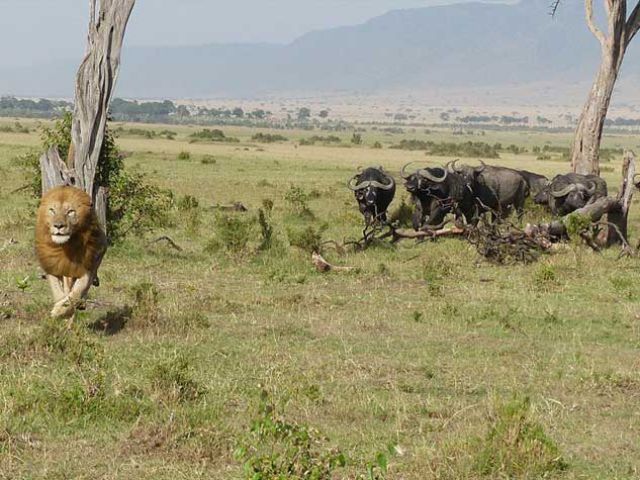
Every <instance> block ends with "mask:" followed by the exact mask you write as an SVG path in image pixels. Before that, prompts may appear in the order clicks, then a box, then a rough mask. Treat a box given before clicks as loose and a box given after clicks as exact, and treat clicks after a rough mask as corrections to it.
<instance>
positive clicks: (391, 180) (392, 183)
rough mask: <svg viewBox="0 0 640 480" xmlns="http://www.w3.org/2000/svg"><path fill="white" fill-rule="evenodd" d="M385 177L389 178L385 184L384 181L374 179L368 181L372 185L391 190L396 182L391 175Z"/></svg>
mask: <svg viewBox="0 0 640 480" xmlns="http://www.w3.org/2000/svg"><path fill="white" fill-rule="evenodd" d="M387 178H388V179H389V183H387V184H386V185H385V184H384V183H380V182H376V181H375V180H372V181H370V182H368V183H369V184H370V185H371V186H372V187H376V188H380V189H382V190H391V189H392V188H393V187H394V186H395V184H396V182H395V181H394V180H393V178H391V177H387Z"/></svg>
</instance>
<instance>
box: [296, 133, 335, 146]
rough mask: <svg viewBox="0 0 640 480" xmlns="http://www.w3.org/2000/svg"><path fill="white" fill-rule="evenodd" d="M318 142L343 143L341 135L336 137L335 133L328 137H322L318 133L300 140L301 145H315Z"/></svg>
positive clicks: (326, 143) (327, 143)
mask: <svg viewBox="0 0 640 480" xmlns="http://www.w3.org/2000/svg"><path fill="white" fill-rule="evenodd" d="M316 143H324V144H325V145H329V144H332V143H336V144H337V143H342V140H341V139H340V137H336V136H335V135H329V136H327V137H322V136H318V135H314V136H313V137H310V138H303V139H302V140H300V145H315V144H316Z"/></svg>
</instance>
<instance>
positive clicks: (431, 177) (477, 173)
mask: <svg viewBox="0 0 640 480" xmlns="http://www.w3.org/2000/svg"><path fill="white" fill-rule="evenodd" d="M458 163H459V162H458V160H456V161H452V162H449V163H447V164H446V165H444V166H443V167H423V168H417V169H411V168H409V167H410V166H411V165H412V164H411V163H410V164H407V165H405V166H404V167H403V168H402V171H401V176H402V178H403V180H404V187H405V189H406V190H407V192H409V194H410V195H411V199H412V202H413V205H414V214H413V228H414V229H415V230H420V229H424V228H429V229H434V228H439V227H440V226H442V225H444V223H445V217H446V216H447V214H452V215H453V216H454V218H455V220H456V222H458V223H463V224H470V225H475V224H477V222H478V221H479V219H480V217H481V216H483V215H485V214H490V215H491V219H492V221H495V220H497V219H504V218H506V217H507V216H508V215H509V214H510V213H511V212H512V211H515V212H516V214H517V216H518V219H519V220H520V219H521V218H522V215H523V213H524V204H525V200H526V198H527V197H532V198H533V201H534V202H535V203H536V204H538V205H545V206H547V208H549V210H550V211H551V212H552V213H553V214H554V215H567V214H569V213H571V212H573V211H575V210H577V209H579V208H582V207H584V206H585V205H587V204H588V203H590V202H593V201H594V200H596V199H598V198H601V197H606V196H607V184H606V182H605V181H604V180H603V179H602V178H600V177H598V176H596V175H580V174H577V173H567V174H563V175H556V176H555V177H554V178H553V179H551V180H549V179H548V178H547V177H545V176H544V175H539V174H537V173H533V172H529V171H527V170H516V169H513V168H507V167H500V166H494V165H487V164H485V163H484V162H482V161H481V162H480V163H481V165H480V166H477V167H473V166H469V165H459V164H458ZM348 185H349V188H350V189H351V190H352V191H353V192H354V195H355V198H356V201H357V202H358V206H359V209H360V212H361V213H362V215H363V216H364V220H365V225H366V226H367V227H370V226H375V225H380V224H385V223H386V222H387V209H388V208H389V205H390V204H391V202H392V201H393V198H394V196H395V193H396V180H395V179H394V178H393V176H391V175H390V174H389V173H388V172H386V171H385V170H384V169H383V168H382V167H369V168H366V169H364V170H361V171H359V172H358V173H357V174H356V175H355V176H353V177H352V178H351V179H350V180H349V183H348Z"/></svg>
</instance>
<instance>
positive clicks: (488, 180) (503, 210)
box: [449, 160, 529, 220]
mask: <svg viewBox="0 0 640 480" xmlns="http://www.w3.org/2000/svg"><path fill="white" fill-rule="evenodd" d="M457 162H458V160H455V161H454V162H451V163H450V164H449V165H450V169H451V172H452V173H457V174H459V175H462V176H463V177H464V178H465V180H466V183H467V185H468V186H469V188H470V189H471V190H472V191H473V195H474V197H475V199H476V202H477V204H478V207H479V209H480V212H481V213H484V212H491V214H492V217H493V219H494V220H496V219H497V218H505V217H506V216H507V215H508V214H509V212H510V211H511V208H515V210H516V213H517V214H518V219H521V218H522V215H523V214H524V202H525V199H526V197H527V196H528V195H529V185H528V184H527V181H526V180H525V179H524V177H523V176H522V175H521V174H520V173H519V172H518V171H516V170H513V169H511V168H506V167H497V166H492V165H487V164H485V163H484V162H483V161H482V160H481V161H480V163H481V164H482V165H481V166H479V167H470V166H468V165H462V166H460V167H458V166H457V165H456V163H457Z"/></svg>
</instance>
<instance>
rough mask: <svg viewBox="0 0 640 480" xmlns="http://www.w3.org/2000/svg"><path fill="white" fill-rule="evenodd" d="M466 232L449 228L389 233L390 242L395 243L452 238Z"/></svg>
mask: <svg viewBox="0 0 640 480" xmlns="http://www.w3.org/2000/svg"><path fill="white" fill-rule="evenodd" d="M465 232H466V230H465V229H464V228H460V227H451V228H442V229H440V230H418V231H416V230H407V229H397V230H392V231H391V232H390V235H391V242H392V243H395V242H398V241H400V240H405V239H410V240H411V239H413V240H421V239H425V238H438V237H453V236H457V235H463V234H464V233H465Z"/></svg>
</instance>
